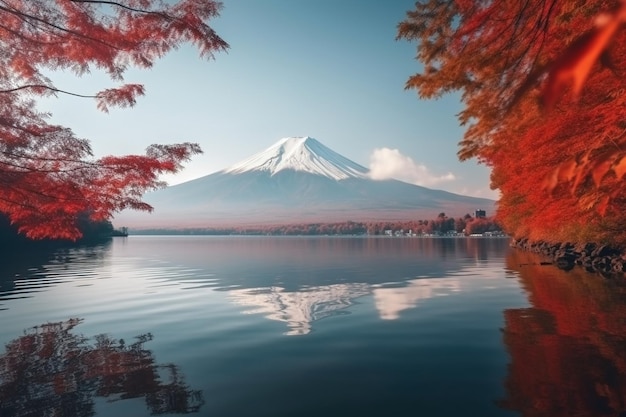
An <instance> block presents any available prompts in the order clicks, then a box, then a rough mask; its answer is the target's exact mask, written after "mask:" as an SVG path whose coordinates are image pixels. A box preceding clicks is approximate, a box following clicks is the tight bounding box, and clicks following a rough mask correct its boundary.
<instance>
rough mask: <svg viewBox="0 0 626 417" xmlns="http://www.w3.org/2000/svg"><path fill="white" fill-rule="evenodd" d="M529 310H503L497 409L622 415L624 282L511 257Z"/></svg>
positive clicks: (556, 416) (625, 398)
mask: <svg viewBox="0 0 626 417" xmlns="http://www.w3.org/2000/svg"><path fill="white" fill-rule="evenodd" d="M507 266H508V268H510V269H512V270H515V271H517V272H518V273H519V276H520V279H521V282H522V285H523V287H524V288H525V289H526V291H527V292H528V296H529V300H530V302H531V304H532V307H531V308H521V309H509V310H506V311H505V312H504V316H505V323H506V324H505V329H504V343H505V345H506V347H507V349H508V351H509V353H510V355H511V364H510V366H509V375H508V378H507V381H506V391H507V393H508V396H507V397H508V398H507V399H506V400H504V401H502V406H504V407H505V408H508V409H513V410H517V411H520V412H521V413H522V416H524V417H534V416H551V417H560V416H563V417H565V416H568V417H569V416H620V417H622V416H626V281H625V280H624V279H623V278H616V279H612V280H605V279H604V278H602V277H601V276H599V275H594V274H589V273H587V272H585V271H583V270H581V269H579V268H575V269H574V270H572V271H569V272H565V271H561V270H559V269H557V268H555V267H552V266H540V265H538V258H537V257H536V256H535V255H533V254H529V253H525V252H521V251H513V252H512V253H511V254H510V255H509V257H508V259H507Z"/></svg>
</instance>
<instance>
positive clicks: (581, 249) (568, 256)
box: [511, 239, 626, 276]
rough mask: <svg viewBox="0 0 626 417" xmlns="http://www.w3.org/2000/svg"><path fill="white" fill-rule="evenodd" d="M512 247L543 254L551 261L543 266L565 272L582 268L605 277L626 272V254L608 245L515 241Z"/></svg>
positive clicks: (512, 242)
mask: <svg viewBox="0 0 626 417" xmlns="http://www.w3.org/2000/svg"><path fill="white" fill-rule="evenodd" d="M511 247H514V248H518V249H522V250H526V251H529V252H535V253H538V254H541V255H543V256H545V257H547V258H549V259H550V260H551V261H550V262H545V263H544V262H542V264H546V265H549V264H554V265H556V266H557V267H559V268H560V269H564V270H570V269H572V268H574V267H576V266H580V267H582V268H584V269H586V270H587V271H589V272H597V273H601V274H602V275H604V276H608V275H622V276H623V275H624V273H625V272H626V252H625V251H624V250H620V249H616V248H613V247H610V246H608V245H599V244H596V243H577V244H575V243H569V242H564V243H549V242H543V241H530V240H528V239H513V240H511Z"/></svg>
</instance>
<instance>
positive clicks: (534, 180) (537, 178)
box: [398, 0, 626, 245]
mask: <svg viewBox="0 0 626 417" xmlns="http://www.w3.org/2000/svg"><path fill="white" fill-rule="evenodd" d="M625 21H626V3H623V2H620V1H618V0H586V1H579V0H529V1H524V2H519V1H513V0H504V1H498V2H496V1H483V2H475V1H466V0H426V1H420V2H418V3H417V4H416V8H415V10H413V11H410V12H408V14H407V19H406V20H405V21H403V22H402V23H400V25H399V27H398V29H399V32H398V36H399V37H401V38H406V39H409V40H415V41H417V42H418V43H419V46H418V55H417V58H418V60H419V61H421V63H422V64H423V70H422V72H421V73H419V74H416V75H414V76H412V77H411V78H410V79H409V80H408V82H407V88H414V89H416V90H417V91H418V92H419V95H420V96H421V97H423V98H433V97H438V96H440V95H441V94H445V93H447V92H449V91H454V90H457V91H460V92H461V93H462V100H463V103H464V109H463V111H462V112H461V113H460V114H459V120H460V122H461V124H463V125H467V126H468V129H467V131H466V133H465V136H464V138H463V139H462V141H461V143H460V150H459V156H460V158H461V159H467V158H473V157H476V158H478V160H479V161H480V162H483V163H486V164H487V165H489V166H491V167H492V169H493V170H492V176H491V180H492V184H491V185H492V188H498V189H500V191H501V196H502V197H501V199H500V201H499V206H498V207H499V208H498V214H497V216H498V220H499V222H500V224H502V225H503V226H504V227H505V229H506V230H507V231H508V232H510V233H512V234H514V235H517V236H525V237H530V238H533V239H536V240H548V241H559V240H560V241H568V240H569V241H602V242H608V243H612V244H618V245H621V244H626V214H625V213H626V193H625V190H624V187H623V184H624V182H623V181H624V178H625V177H624V174H626V130H625V129H626V94H624V93H625V91H626V84H625V81H624V80H625V79H624V77H623V73H624V71H626V47H625V46H624V45H626V31H624V30H623V24H624V22H625Z"/></svg>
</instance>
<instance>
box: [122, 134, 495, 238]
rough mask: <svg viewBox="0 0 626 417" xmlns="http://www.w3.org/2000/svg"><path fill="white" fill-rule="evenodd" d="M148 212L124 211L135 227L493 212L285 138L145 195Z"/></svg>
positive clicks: (490, 206)
mask: <svg viewBox="0 0 626 417" xmlns="http://www.w3.org/2000/svg"><path fill="white" fill-rule="evenodd" d="M145 201H146V202H147V203H149V204H150V205H152V206H153V207H154V212H153V213H150V214H149V213H140V212H128V211H125V212H122V213H120V214H119V215H118V216H116V218H115V224H116V225H118V226H128V227H130V228H134V229H142V228H143V229H146V228H182V227H219V226H242V225H261V224H286V223H301V222H338V221H347V220H352V221H369V220H376V221H394V220H411V219H431V218H435V217H436V216H437V215H438V214H439V213H440V212H444V213H446V214H447V215H448V216H454V217H458V216H463V215H465V214H466V213H474V211H475V210H476V209H483V210H487V212H488V213H492V212H493V210H494V204H495V202H494V201H493V200H488V199H484V198H475V197H468V196H463V195H459V194H453V193H449V192H447V191H441V190H432V189H429V188H425V187H420V186H417V185H413V184H408V183H405V182H402V181H398V180H393V179H390V180H383V181H380V180H372V179H370V178H369V170H368V169H367V168H365V167H363V166H361V165H359V164H357V163H355V162H353V161H351V160H349V159H348V158H346V157H344V156H342V155H340V154H338V153H337V152H335V151H333V150H331V149H329V148H328V147H326V146H324V145H323V144H321V143H320V142H319V141H317V140H316V139H313V138H311V137H291V138H284V139H281V140H280V141H278V142H277V143H275V144H274V145H272V146H270V147H269V148H267V149H266V150H264V151H262V152H259V153H257V154H255V155H252V156H251V157H250V158H248V159H245V160H243V161H241V162H239V163H237V164H235V165H233V166H231V167H229V168H227V169H224V170H222V171H219V172H216V173H213V174H210V175H207V176H204V177H201V178H197V179H195V180H192V181H188V182H185V183H182V184H178V185H174V186H171V187H167V188H165V189H162V190H158V191H155V192H152V193H149V194H146V196H145Z"/></svg>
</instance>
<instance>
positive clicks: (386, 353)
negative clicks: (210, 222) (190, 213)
mask: <svg viewBox="0 0 626 417" xmlns="http://www.w3.org/2000/svg"><path fill="white" fill-rule="evenodd" d="M538 262H539V259H538V258H536V257H534V255H532V254H527V253H523V252H517V251H513V250H511V249H509V248H508V241H507V240H506V239H481V238H461V239H428V238H338V237H311V238H299V237H293V238H291V237H285V238H276V237H206V236H198V237H147V236H146V237H143V236H131V237H129V238H120V239H117V238H116V239H114V240H112V241H111V242H108V243H106V244H102V245H98V246H86V247H81V248H76V249H70V250H57V251H51V252H42V253H28V254H12V255H11V256H10V257H9V259H5V260H3V263H2V265H0V323H2V325H1V327H0V342H2V344H1V345H0V346H3V347H4V348H3V350H1V349H0V416H1V417H9V416H93V415H95V416H115V417H123V416H148V415H154V414H161V415H175V414H180V413H195V415H201V416H237V417H245V416H255V417H256V416H316V417H317V416H320V415H326V416H349V415H355V416H460V415H463V416H527V417H530V416H592V415H594V416H624V415H626V285H624V283H623V282H624V281H623V280H615V279H612V280H607V279H604V278H602V277H600V276H597V275H591V274H588V273H585V272H583V271H581V270H577V269H576V270H573V271H570V272H567V273H566V272H563V271H560V270H558V269H556V268H554V267H552V266H540V265H538ZM620 413H622V414H620Z"/></svg>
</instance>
